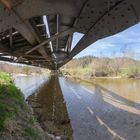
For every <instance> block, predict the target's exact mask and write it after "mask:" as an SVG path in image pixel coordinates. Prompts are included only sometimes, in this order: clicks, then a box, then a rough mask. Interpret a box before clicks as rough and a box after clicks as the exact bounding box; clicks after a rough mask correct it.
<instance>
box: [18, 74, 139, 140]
mask: <svg viewBox="0 0 140 140" xmlns="http://www.w3.org/2000/svg"><path fill="white" fill-rule="evenodd" d="M18 80H19V79H18ZM22 80H23V82H22ZM33 80H34V79H33ZM19 81H20V82H18V83H19V84H21V83H24V84H25V87H26V88H25V87H24V88H23V87H22V88H23V89H25V90H23V91H24V94H26V96H28V95H29V94H28V90H27V89H29V91H30V89H32V90H31V91H32V93H33V94H30V96H28V98H27V101H28V103H29V104H30V105H31V107H32V108H33V111H34V114H35V115H36V116H37V119H38V120H39V122H40V123H41V126H42V128H43V129H44V130H45V131H46V132H49V133H50V134H53V135H55V136H60V137H61V138H62V139H64V140H72V139H74V140H140V131H139V130H140V80H133V79H129V80H128V79H114V80H113V79H94V80H92V81H90V82H89V83H88V82H82V81H81V80H77V79H75V80H70V79H65V78H63V77H60V78H58V77H57V76H51V77H50V78H49V80H48V81H47V80H46V79H44V81H45V82H44V83H43V80H39V79H38V80H35V81H36V82H34V84H29V83H30V82H29V81H30V80H29V81H28V80H27V79H26V80H25V79H22V78H21V79H20V80H19ZM25 81H26V83H25ZM31 81H32V80H31ZM40 81H42V85H40V83H41V82H40ZM27 83H28V84H27ZM31 83H32V82H31ZM24 84H21V85H24ZM29 85H30V86H29ZM39 85H40V86H39ZM19 87H20V86H19ZM28 87H30V88H28ZM32 87H33V88H32ZM38 87H39V88H38ZM20 88H21V87H20ZM30 93H31V92H30Z"/></svg>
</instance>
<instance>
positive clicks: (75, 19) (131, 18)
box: [0, 0, 140, 69]
mask: <svg viewBox="0 0 140 140" xmlns="http://www.w3.org/2000/svg"><path fill="white" fill-rule="evenodd" d="M139 5H140V1H139V0H133V1H132V0H0V60H3V61H10V62H17V63H26V64H30V65H34V66H41V67H46V68H49V69H58V68H59V67H61V66H63V65H64V64H65V63H67V62H68V61H69V60H71V59H72V58H73V57H74V56H75V55H76V54H78V53H79V52H80V51H82V50H83V49H85V48H87V47H88V46H89V45H90V44H92V43H94V42H95V41H97V40H98V39H101V38H104V37H107V36H110V35H113V34H116V33H118V32H121V31H123V30H125V29H126V28H128V27H130V26H132V25H135V24H137V23H138V22H139V20H140V8H139ZM74 32H79V33H83V34H84V36H83V37H82V38H81V40H80V41H79V42H78V43H77V45H76V46H75V47H74V49H71V44H72V38H73V33H74Z"/></svg>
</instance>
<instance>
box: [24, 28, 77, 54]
mask: <svg viewBox="0 0 140 140" xmlns="http://www.w3.org/2000/svg"><path fill="white" fill-rule="evenodd" d="M73 32H74V28H70V29H68V30H66V31H63V32H61V33H58V34H55V35H54V36H52V37H50V38H48V39H47V40H45V41H43V42H42V43H40V44H38V45H37V46H35V47H34V48H32V49H31V50H29V51H27V52H26V53H25V54H29V53H31V52H32V51H35V50H37V49H38V48H40V47H42V46H43V45H45V44H47V43H49V42H50V41H53V40H56V39H57V38H59V37H62V36H65V35H67V34H71V33H73Z"/></svg>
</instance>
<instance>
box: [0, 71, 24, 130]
mask: <svg viewBox="0 0 140 140" xmlns="http://www.w3.org/2000/svg"><path fill="white" fill-rule="evenodd" d="M0 81H1V83H0V132H1V131H4V130H5V129H6V128H5V127H4V126H5V121H6V120H7V119H9V118H10V119H12V118H14V116H15V115H16V113H17V108H16V104H17V103H19V102H20V103H23V101H24V99H23V97H22V96H21V94H20V91H19V90H18V89H17V88H16V87H15V86H14V85H13V83H12V79H11V78H10V76H9V75H8V74H6V73H4V72H0Z"/></svg>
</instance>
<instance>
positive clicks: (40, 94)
mask: <svg viewBox="0 0 140 140" xmlns="http://www.w3.org/2000/svg"><path fill="white" fill-rule="evenodd" d="M27 101H28V103H29V105H31V107H32V108H33V112H34V114H35V115H36V116H37V119H38V120H39V122H40V124H41V126H42V128H43V129H44V130H45V131H46V132H48V133H50V134H53V135H55V136H60V137H61V138H62V139H66V140H72V127H71V124H70V120H69V117H68V113H67V108H66V104H65V102H64V99H63V94H62V91H61V88H60V85H59V79H58V77H57V76H51V77H50V79H49V80H48V81H47V82H46V83H44V84H43V85H42V86H41V87H40V88H39V89H37V90H36V92H35V93H34V94H32V95H31V96H29V97H28V98H27Z"/></svg>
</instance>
